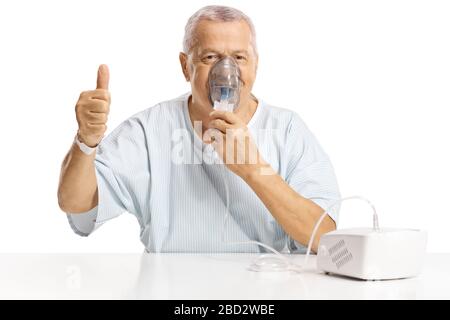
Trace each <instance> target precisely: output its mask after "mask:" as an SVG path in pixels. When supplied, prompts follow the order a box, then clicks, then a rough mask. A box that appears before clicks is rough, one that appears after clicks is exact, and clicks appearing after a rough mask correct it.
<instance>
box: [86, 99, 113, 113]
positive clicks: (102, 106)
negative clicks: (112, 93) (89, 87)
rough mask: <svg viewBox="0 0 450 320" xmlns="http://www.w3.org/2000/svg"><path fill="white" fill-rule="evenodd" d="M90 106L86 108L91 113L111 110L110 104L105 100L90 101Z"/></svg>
mask: <svg viewBox="0 0 450 320" xmlns="http://www.w3.org/2000/svg"><path fill="white" fill-rule="evenodd" d="M88 106H89V107H87V108H86V110H87V111H88V112H89V113H108V112H109V104H108V103H107V102H105V101H103V100H95V99H94V100H92V101H89V102H88Z"/></svg>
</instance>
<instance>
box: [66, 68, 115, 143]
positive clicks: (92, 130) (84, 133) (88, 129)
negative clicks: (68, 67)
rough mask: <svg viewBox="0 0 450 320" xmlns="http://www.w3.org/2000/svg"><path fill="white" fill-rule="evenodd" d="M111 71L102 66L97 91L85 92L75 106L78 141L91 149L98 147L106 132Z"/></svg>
mask: <svg viewBox="0 0 450 320" xmlns="http://www.w3.org/2000/svg"><path fill="white" fill-rule="evenodd" d="M108 83H109V70H108V66H106V65H104V64H102V65H101V66H100V67H99V68H98V73H97V89H95V90H91V91H83V92H82V93H81V94H80V98H79V99H78V102H77V104H76V106H75V113H76V116H77V122H78V139H79V140H80V141H81V142H83V143H84V144H86V145H87V146H89V147H95V146H97V145H98V144H99V143H100V141H101V140H102V138H103V135H104V134H105V131H106V122H107V120H108V114H109V105H110V104H111V95H110V93H109V91H108Z"/></svg>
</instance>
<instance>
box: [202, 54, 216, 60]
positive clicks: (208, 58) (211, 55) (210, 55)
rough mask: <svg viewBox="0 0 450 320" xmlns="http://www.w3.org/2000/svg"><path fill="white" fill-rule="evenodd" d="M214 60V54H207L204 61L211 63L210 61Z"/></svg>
mask: <svg viewBox="0 0 450 320" xmlns="http://www.w3.org/2000/svg"><path fill="white" fill-rule="evenodd" d="M216 58H217V56H216V55H214V54H209V55H207V56H206V57H205V58H204V59H205V60H207V61H211V60H214V59H216Z"/></svg>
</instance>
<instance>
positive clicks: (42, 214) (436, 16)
mask: <svg viewBox="0 0 450 320" xmlns="http://www.w3.org/2000/svg"><path fill="white" fill-rule="evenodd" d="M206 4H211V3H210V2H206V1H189V2H188V1H167V0H166V1H158V2H156V1H129V0H127V1H92V0H90V1H80V0H76V1H12V0H11V1H1V2H0V48H1V50H0V108H1V117H0V137H1V158H0V159H1V166H0V195H1V210H0V252H99V251H101V252H142V250H143V246H142V245H141V243H140V242H139V226H138V223H137V221H135V219H134V218H133V217H132V216H131V215H128V214H125V215H122V216H121V217H119V218H117V219H115V220H113V221H110V222H108V223H107V224H106V225H104V226H102V227H101V228H100V229H99V230H98V231H96V232H95V233H94V234H92V235H91V236H90V237H88V238H81V237H78V236H76V235H75V234H74V233H72V231H71V229H70V227H69V225H68V223H67V220H66V217H65V215H64V213H62V212H61V211H60V210H59V208H58V205H57V198H56V191H57V184H58V178H59V169H60V164H61V162H62V160H63V158H64V155H65V153H66V152H67V150H68V148H69V146H70V144H71V142H72V139H73V136H74V134H75V132H76V128H77V127H76V120H75V113H74V106H75V103H76V101H77V99H78V96H79V93H80V92H81V91H83V90H90V89H94V88H95V80H96V72H97V67H98V65H99V64H101V63H106V64H108V65H109V67H110V71H111V82H110V90H111V93H112V105H111V113H110V118H109V119H110V120H109V123H108V126H109V128H114V127H116V126H117V125H118V124H119V123H120V122H121V121H123V120H125V119H126V118H127V117H129V116H131V115H132V114H134V113H136V112H137V111H140V110H142V109H144V108H147V107H150V106H152V105H154V104H156V103H158V102H160V101H162V100H167V99H170V98H173V97H176V96H178V95H180V94H182V93H184V92H186V91H187V90H188V89H189V86H188V83H186V82H185V81H184V78H183V76H182V74H181V69H180V66H179V62H178V53H179V51H180V49H181V41H182V37H183V31H184V25H185V23H186V21H187V19H188V18H189V16H190V15H191V14H193V13H194V12H195V11H196V10H197V9H199V8H200V7H202V6H203V5H206ZM215 4H216V3H215ZM220 4H227V5H231V6H235V7H237V8H239V9H241V10H243V11H244V12H246V13H247V14H248V15H249V16H250V17H251V18H252V19H253V21H254V24H255V26H256V30H257V35H258V37H257V41H258V47H259V53H260V64H259V70H258V77H257V81H256V83H255V88H254V93H255V94H256V96H257V97H260V98H262V99H264V100H266V101H267V102H269V103H271V104H274V105H276V106H280V107H284V108H289V109H293V110H295V111H297V112H298V113H299V114H300V116H301V117H302V118H303V120H304V121H305V122H306V123H307V125H308V126H309V127H310V129H311V130H312V131H313V132H314V133H315V135H316V136H317V138H318V139H319V141H320V142H321V144H322V146H323V147H324V149H325V150H326V151H327V153H328V154H329V155H330V157H331V160H332V162H333V164H334V166H335V169H336V173H337V176H338V179H339V183H340V188H341V192H342V195H343V196H349V195H353V194H359V195H363V196H365V197H367V198H369V199H370V200H371V201H372V202H373V203H374V204H375V205H376V207H377V209H378V211H379V214H380V222H381V225H382V226H389V227H415V228H423V229H425V230H427V231H428V232H429V245H428V251H430V252H445V251H449V248H448V246H449V245H450V232H449V226H450V217H449V213H450V209H449V207H448V202H449V201H448V199H449V191H450V187H449V186H450V182H449V181H450V169H449V165H450V151H449V143H448V138H449V137H450V126H449V125H448V122H449V115H450V112H449V106H450V19H449V17H450V2H448V1H392V0H391V1H273V0H271V1H257V2H256V1H242V0H239V1H222V2H221V3H220ZM109 131H110V129H109ZM369 212H370V211H369V210H368V208H367V207H366V206H365V205H364V204H362V203H361V204H359V203H356V202H355V203H347V204H344V205H343V206H342V211H341V224H340V227H351V226H368V225H370V223H371V218H370V215H369Z"/></svg>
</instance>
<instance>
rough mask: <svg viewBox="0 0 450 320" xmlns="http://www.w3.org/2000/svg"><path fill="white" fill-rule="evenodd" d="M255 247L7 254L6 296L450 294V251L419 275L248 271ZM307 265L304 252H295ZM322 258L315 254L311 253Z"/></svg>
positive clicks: (2, 294) (431, 258) (3, 269)
mask: <svg viewBox="0 0 450 320" xmlns="http://www.w3.org/2000/svg"><path fill="white" fill-rule="evenodd" d="M255 258H256V255H254V254H211V255H209V254H145V253H144V254H0V299H449V298H450V254H428V255H427V259H426V262H425V266H424V270H423V272H422V274H421V275H420V276H419V277H416V278H411V279H403V280H390V281H361V280H353V279H350V278H345V277H337V276H330V275H325V274H323V273H320V272H317V271H315V270H310V271H308V272H305V273H294V272H265V273H258V272H253V271H249V270H247V267H248V266H249V264H250V263H251V262H252V261H253V259H255ZM290 258H291V259H293V261H294V262H295V263H299V264H302V263H303V260H304V256H303V255H291V256H290ZM310 265H311V266H313V265H315V257H314V256H312V257H311V259H310Z"/></svg>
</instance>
